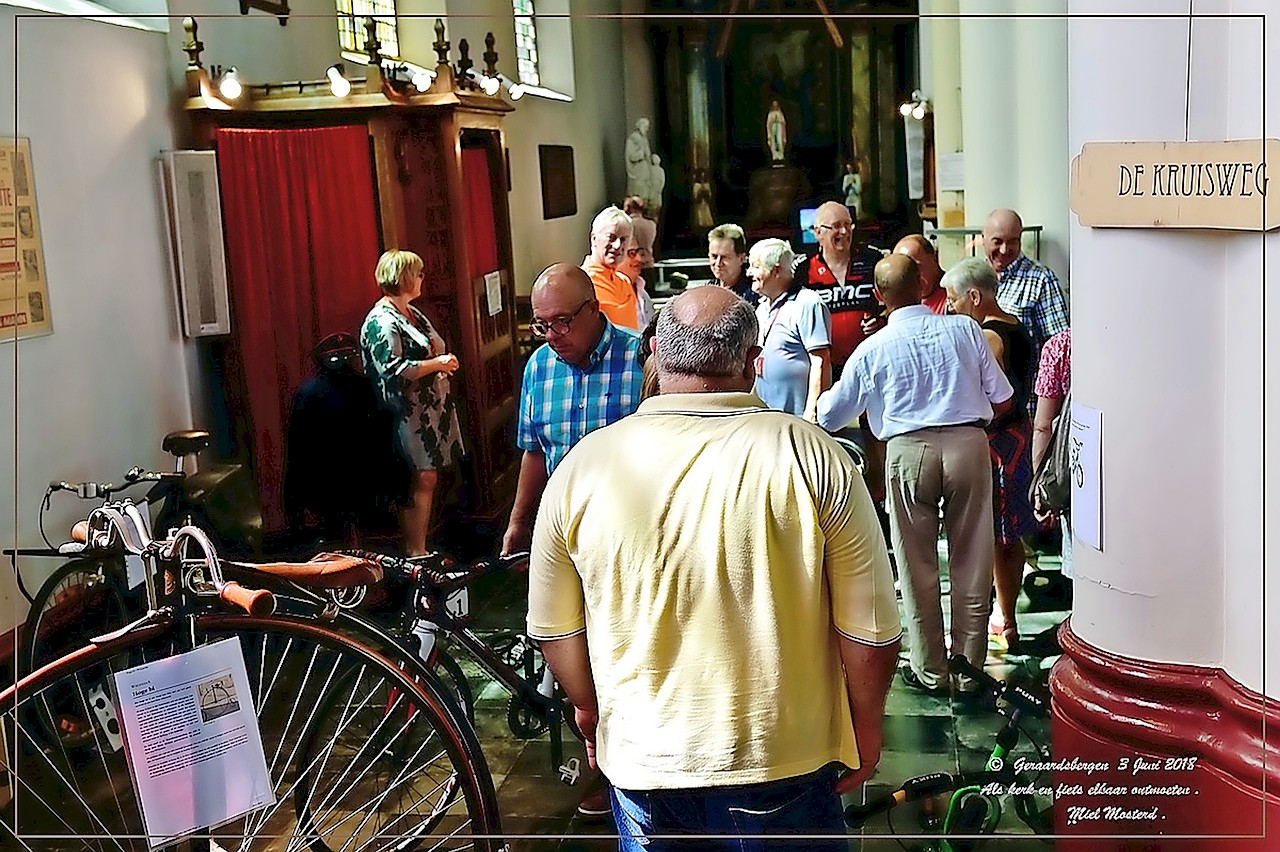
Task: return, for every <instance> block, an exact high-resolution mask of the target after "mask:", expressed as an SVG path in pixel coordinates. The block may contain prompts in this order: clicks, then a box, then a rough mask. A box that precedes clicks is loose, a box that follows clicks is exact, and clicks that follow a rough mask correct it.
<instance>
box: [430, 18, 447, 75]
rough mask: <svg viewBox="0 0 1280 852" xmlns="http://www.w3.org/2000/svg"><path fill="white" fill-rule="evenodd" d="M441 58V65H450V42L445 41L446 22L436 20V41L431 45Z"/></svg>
mask: <svg viewBox="0 0 1280 852" xmlns="http://www.w3.org/2000/svg"><path fill="white" fill-rule="evenodd" d="M431 46H432V47H433V48H435V51H436V54H437V55H438V56H439V57H440V60H439V62H440V64H441V65H448V64H449V42H447V41H445V40H444V21H442V20H440V19H439V18H436V41H435V44H433V45H431Z"/></svg>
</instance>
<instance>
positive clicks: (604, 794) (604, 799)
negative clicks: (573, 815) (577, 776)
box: [578, 785, 613, 819]
mask: <svg viewBox="0 0 1280 852" xmlns="http://www.w3.org/2000/svg"><path fill="white" fill-rule="evenodd" d="M612 813H613V806H612V805H610V804H609V787H608V785H606V786H604V787H601V788H600V789H599V790H597V791H595V792H594V793H588V794H587V795H586V796H584V797H583V798H582V801H581V802H578V816H580V817H584V818H586V819H600V818H601V817H604V816H609V815H611V814H612Z"/></svg>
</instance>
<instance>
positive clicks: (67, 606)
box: [18, 557, 130, 747]
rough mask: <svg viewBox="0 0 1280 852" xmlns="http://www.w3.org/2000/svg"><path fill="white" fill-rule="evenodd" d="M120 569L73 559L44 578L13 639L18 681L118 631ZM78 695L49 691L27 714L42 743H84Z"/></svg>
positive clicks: (126, 613) (102, 560) (122, 618)
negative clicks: (17, 642)
mask: <svg viewBox="0 0 1280 852" xmlns="http://www.w3.org/2000/svg"><path fill="white" fill-rule="evenodd" d="M124 576H125V574H124V566H123V565H121V564H120V562H119V561H118V560H117V559H115V558H114V557H98V558H85V559H73V560H71V561H69V562H67V563H65V564H63V565H60V566H58V569H57V570H56V571H54V572H53V574H51V575H50V576H49V578H48V579H47V580H45V581H44V583H43V584H41V586H40V590H39V591H38V592H36V594H35V597H34V598H33V599H32V602H31V609H30V611H29V612H28V613H27V619H26V621H25V622H24V623H23V625H22V632H21V635H20V638H19V642H20V645H19V649H18V667H19V672H18V675H19V677H21V676H23V675H27V674H30V673H31V672H33V671H35V670H36V669H38V668H40V667H41V666H44V665H46V664H48V663H51V662H53V661H54V660H56V659H58V658H59V657H61V656H63V655H64V654H66V653H67V652H69V651H72V650H74V649H76V648H80V647H83V646H85V645H87V644H89V641H90V640H91V639H93V638H94V637H95V636H101V635H103V634H104V633H108V632H110V631H112V630H115V629H117V628H119V627H123V626H124V625H125V624H126V623H127V622H128V620H129V618H130V607H129V604H128V602H127V599H126V597H125V592H124V588H123V579H122V578H123V577H124ZM78 704H79V702H78V697H77V696H76V695H75V694H74V693H67V692H63V691H60V690H58V689H52V690H50V692H49V693H48V694H47V695H46V696H44V699H43V700H42V701H41V702H40V704H39V705H38V706H36V705H33V707H35V708H36V710H37V711H38V712H35V713H34V714H32V715H30V717H29V718H30V719H31V720H33V721H34V723H35V724H36V725H37V730H38V731H39V732H40V734H41V735H42V736H43V740H42V741H43V742H44V743H54V742H61V743H63V744H64V745H66V746H69V747H73V746H75V745H77V744H79V743H80V742H81V741H83V740H84V739H86V737H87V735H88V733H89V732H90V730H91V727H92V723H91V721H90V720H91V718H92V717H91V716H87V715H83V714H81V713H79V712H78Z"/></svg>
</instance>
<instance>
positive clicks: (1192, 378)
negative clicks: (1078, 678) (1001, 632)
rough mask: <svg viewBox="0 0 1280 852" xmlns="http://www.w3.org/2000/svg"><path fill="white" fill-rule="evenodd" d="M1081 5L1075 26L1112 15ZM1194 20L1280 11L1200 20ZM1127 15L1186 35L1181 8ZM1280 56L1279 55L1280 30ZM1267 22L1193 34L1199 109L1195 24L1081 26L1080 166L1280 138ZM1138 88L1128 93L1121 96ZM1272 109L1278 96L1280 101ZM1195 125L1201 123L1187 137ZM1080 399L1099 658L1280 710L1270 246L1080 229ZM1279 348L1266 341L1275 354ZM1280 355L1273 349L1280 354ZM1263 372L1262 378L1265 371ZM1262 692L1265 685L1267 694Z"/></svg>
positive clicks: (1078, 609)
mask: <svg viewBox="0 0 1280 852" xmlns="http://www.w3.org/2000/svg"><path fill="white" fill-rule="evenodd" d="M1109 6H1111V4H1109V3H1107V2H1105V0H1073V2H1072V3H1071V7H1070V10H1071V11H1072V12H1073V13H1095V14H1103V13H1108V12H1110V9H1109V8H1108V7H1109ZM1194 11H1195V12H1196V14H1197V15H1201V16H1203V15H1207V14H1211V13H1214V12H1235V13H1237V14H1238V13H1241V12H1246V11H1256V12H1261V11H1270V10H1269V9H1267V4H1266V3H1263V2H1259V3H1256V4H1252V8H1251V9H1250V8H1248V7H1247V6H1246V4H1242V3H1232V2H1218V3H1212V4H1211V3H1208V2H1197V3H1195V5H1194ZM1126 12H1130V13H1144V12H1149V13H1164V14H1169V15H1172V16H1179V15H1185V12H1186V4H1185V3H1184V2H1182V0H1144V2H1134V3H1131V4H1129V6H1128V7H1127V8H1126ZM1269 26H1270V30H1271V31H1270V32H1269V33H1268V36H1270V37H1271V38H1276V37H1277V35H1280V33H1277V32H1276V27H1275V23H1274V21H1271V22H1269ZM1261 45H1262V35H1261V27H1260V25H1259V22H1258V21H1257V20H1256V19H1255V20H1247V19H1236V20H1233V21H1231V22H1230V23H1223V22H1219V21H1212V20H1207V19H1203V18H1202V19H1200V20H1198V21H1197V22H1196V23H1195V29H1194V36H1193V40H1192V59H1191V68H1190V72H1191V73H1190V77H1191V85H1190V93H1191V95H1190V108H1189V112H1188V108H1187V91H1188V86H1187V77H1186V68H1187V22H1186V19H1185V17H1184V18H1181V19H1177V18H1172V19H1167V20H1160V19H1153V18H1147V19H1141V20H1139V19H1133V18H1127V19H1126V18H1124V17H1123V16H1119V15H1117V16H1115V17H1114V18H1112V19H1109V20H1107V19H1100V18H1084V17H1079V18H1075V19H1073V20H1072V22H1071V24H1070V57H1071V62H1070V70H1071V74H1070V87H1071V91H1070V128H1071V140H1070V146H1071V151H1072V153H1073V154H1075V153H1077V152H1078V151H1079V149H1080V146H1081V144H1082V143H1084V142H1087V141H1112V140H1136V141H1142V140H1178V141H1181V140H1183V139H1191V140H1215V139H1231V138H1258V137H1260V136H1263V135H1267V133H1266V132H1264V131H1267V132H1269V134H1270V135H1276V127H1275V122H1274V119H1272V120H1271V122H1270V123H1269V124H1268V126H1266V127H1264V126H1263V124H1262V115H1263V108H1262V81H1263V78H1264V77H1265V79H1266V84H1267V85H1268V86H1270V87H1274V86H1275V85H1280V80H1277V74H1276V66H1275V63H1264V61H1263V59H1262V50H1261ZM1117 81H1123V85H1117ZM1272 90H1274V89H1272ZM1188 116H1189V118H1188ZM1071 246H1072V250H1071V263H1072V269H1073V283H1074V287H1073V291H1074V292H1073V303H1072V312H1073V326H1074V331H1073V337H1074V339H1073V359H1074V360H1073V379H1072V381H1073V385H1074V390H1073V399H1074V401H1075V403H1077V404H1087V405H1090V406H1093V407H1095V408H1099V409H1101V410H1102V412H1103V435H1104V444H1103V458H1104V489H1105V491H1104V513H1103V524H1104V545H1105V550H1104V551H1103V552H1102V553H1098V552H1096V551H1093V550H1091V549H1089V548H1087V547H1084V546H1080V545H1078V546H1077V549H1076V559H1077V564H1078V568H1079V571H1080V573H1081V574H1083V575H1084V577H1085V579H1082V580H1080V581H1078V582H1077V584H1076V605H1075V615H1074V616H1073V625H1074V627H1075V630H1076V632H1077V633H1078V634H1079V635H1080V636H1081V637H1082V638H1084V639H1085V640H1086V641H1089V642H1092V643H1094V644H1096V645H1098V646H1100V647H1102V648H1104V649H1107V650H1110V651H1113V652H1116V653H1120V654H1125V655H1129V656H1133V657H1137V658H1140V659H1149V660H1158V661H1165V662H1182V663H1193V664H1198V665H1209V666H1221V667H1223V668H1224V669H1225V670H1226V671H1227V672H1228V673H1229V674H1231V675H1232V676H1233V677H1235V678H1236V679H1238V680H1240V681H1241V682H1242V683H1244V684H1245V685H1246V686H1247V687H1249V688H1251V689H1254V690H1257V691H1264V690H1265V691H1267V692H1269V693H1271V694H1273V695H1274V694H1276V684H1277V679H1276V674H1277V670H1276V666H1277V664H1276V662H1275V661H1274V658H1275V655H1272V660H1271V661H1269V662H1268V664H1267V665H1268V668H1269V671H1264V668H1263V662H1262V660H1263V653H1262V645H1263V636H1264V633H1263V623H1264V617H1266V616H1264V613H1266V614H1267V616H1269V614H1270V613H1274V612H1276V611H1278V610H1277V601H1276V598H1277V594H1278V593H1277V592H1276V590H1275V589H1276V584H1275V583H1272V584H1271V585H1270V587H1266V586H1264V583H1263V577H1264V575H1265V573H1267V567H1268V566H1269V565H1270V562H1271V559H1270V553H1269V549H1268V548H1266V547H1265V544H1264V541H1265V539H1264V533H1265V534H1266V537H1267V538H1268V539H1269V538H1270V537H1271V535H1273V534H1274V533H1275V523H1274V521H1273V520H1272V519H1271V517H1270V516H1269V515H1264V514H1263V502H1262V494H1263V492H1264V487H1265V485H1266V484H1274V472H1273V470H1272V469H1271V467H1270V466H1269V465H1268V466H1267V467H1265V468H1264V467H1263V466H1262V464H1260V462H1262V461H1264V460H1268V461H1269V459H1267V455H1268V454H1267V453H1266V451H1265V447H1266V443H1265V441H1264V432H1263V428H1264V421H1263V417H1262V414H1263V410H1264V406H1265V408H1266V409H1267V410H1270V409H1272V408H1273V407H1274V405H1275V402H1274V395H1273V394H1269V393H1267V389H1266V388H1265V386H1264V384H1263V375H1264V373H1263V370H1264V369H1265V368H1267V367H1271V368H1272V369H1274V366H1273V364H1271V363H1269V361H1272V360H1274V358H1275V355H1274V354H1273V352H1267V351H1266V349H1265V348H1264V339H1269V338H1270V337H1271V329H1272V328H1274V320H1275V316H1274V310H1275V309H1274V307H1273V306H1272V305H1270V304H1267V303H1264V301H1263V294H1264V293H1266V292H1268V291H1269V290H1272V289H1273V288H1272V287H1270V279H1271V276H1267V278H1266V279H1264V266H1263V253H1264V250H1266V249H1269V250H1270V251H1269V252H1267V253H1268V254H1270V255H1271V256H1272V257H1276V256H1280V255H1277V254H1276V250H1277V248H1280V243H1277V241H1276V237H1275V235H1274V234H1268V235H1265V236H1263V235H1260V234H1233V233H1227V232H1211V231H1154V230H1102V229H1088V228H1081V227H1079V226H1078V225H1077V226H1075V227H1074V228H1073V232H1072V240H1071ZM1264 332H1265V333H1267V334H1266V337H1265V338H1264ZM1272 350H1274V346H1273V347H1272ZM1264 353H1265V357H1266V360H1264ZM1264 678H1265V679H1264Z"/></svg>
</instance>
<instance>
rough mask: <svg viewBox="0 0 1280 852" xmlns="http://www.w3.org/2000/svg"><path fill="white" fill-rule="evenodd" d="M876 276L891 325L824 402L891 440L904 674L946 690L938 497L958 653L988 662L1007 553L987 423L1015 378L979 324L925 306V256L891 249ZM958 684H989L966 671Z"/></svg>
mask: <svg viewBox="0 0 1280 852" xmlns="http://www.w3.org/2000/svg"><path fill="white" fill-rule="evenodd" d="M875 279H876V291H877V293H878V294H879V296H880V298H881V300H882V301H883V302H884V304H885V307H886V308H887V309H888V313H889V316H888V323H887V324H886V326H885V328H884V329H883V330H881V331H879V332H877V333H876V334H875V335H873V336H871V337H869V338H868V339H867V340H866V342H864V343H863V344H862V346H860V347H858V351H857V352H855V353H854V354H853V357H852V358H850V359H849V363H848V364H846V365H845V370H844V373H843V374H842V375H841V376H840V380H839V381H838V382H837V383H836V384H835V386H834V387H832V388H831V390H829V391H827V392H826V393H824V394H823V395H822V396H821V397H820V398H819V399H818V422H819V423H820V424H821V425H822V426H824V427H826V428H827V429H832V430H834V429H839V428H841V427H843V426H845V425H846V424H848V423H850V422H851V421H853V419H854V418H856V417H858V416H859V415H861V414H862V413H863V412H864V411H865V412H866V414H867V421H868V423H869V424H870V426H871V431H872V432H873V433H875V436H876V437H877V438H879V439H880V440H882V441H886V442H887V445H886V458H885V470H886V475H885V480H886V482H885V492H886V495H887V497H886V501H885V502H886V506H885V508H886V509H888V512H889V530H890V536H891V538H892V540H893V552H894V555H895V556H896V557H897V559H898V569H899V573H900V574H902V575H903V576H902V603H903V606H904V608H905V610H906V613H907V635H908V637H909V638H910V641H911V655H910V661H909V662H908V663H907V664H905V665H904V666H903V667H902V669H901V670H900V674H901V676H902V680H903V682H904V683H905V684H906V685H907V686H909V687H911V688H912V689H915V690H917V691H920V692H925V693H928V694H931V695H943V694H945V693H946V692H947V691H948V690H949V689H950V687H951V680H950V676H949V675H948V672H947V647H946V644H945V642H944V641H943V622H942V601H941V586H940V580H939V576H938V572H939V568H938V505H939V503H941V504H942V525H943V527H944V528H945V529H946V531H947V543H948V553H949V559H948V565H949V568H950V574H951V651H952V653H958V654H963V655H964V656H965V657H967V658H968V659H969V662H971V663H973V664H974V665H975V666H981V665H982V664H983V662H985V660H986V658H987V616H988V615H989V614H990V611H991V565H992V560H993V558H994V553H995V536H994V530H993V527H992V510H991V500H992V494H991V457H990V449H989V448H988V446H987V435H986V432H985V431H984V427H985V426H986V424H987V423H989V422H990V421H991V420H992V418H993V417H994V416H997V415H1000V414H1002V413H1004V412H1005V411H1007V410H1008V409H1009V407H1010V405H1011V400H1012V397H1013V387H1012V386H1011V385H1010V384H1009V380H1008V379H1007V378H1005V375H1004V372H1003V371H1002V370H1001V369H1000V366H999V365H998V364H997V363H996V360H995V357H994V356H993V355H992V354H991V347H990V346H988V345H987V341H986V338H985V337H984V336H983V334H982V329H981V328H980V327H979V326H978V324H977V323H976V322H974V321H973V320H972V319H970V318H969V317H966V316H937V315H935V314H933V313H932V312H930V310H929V309H928V308H926V307H925V306H924V305H922V304H920V284H919V270H918V269H917V268H916V263H915V261H914V260H912V259H911V258H909V257H907V256H906V255H902V254H891V255H889V256H888V257H886V258H885V259H883V260H881V261H880V262H879V263H877V264H876V267H875ZM955 685H956V687H957V688H959V689H961V690H962V691H965V692H971V691H974V690H976V689H977V684H974V683H971V682H969V681H968V680H967V679H964V678H961V679H959V680H957V682H956V684H955Z"/></svg>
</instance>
